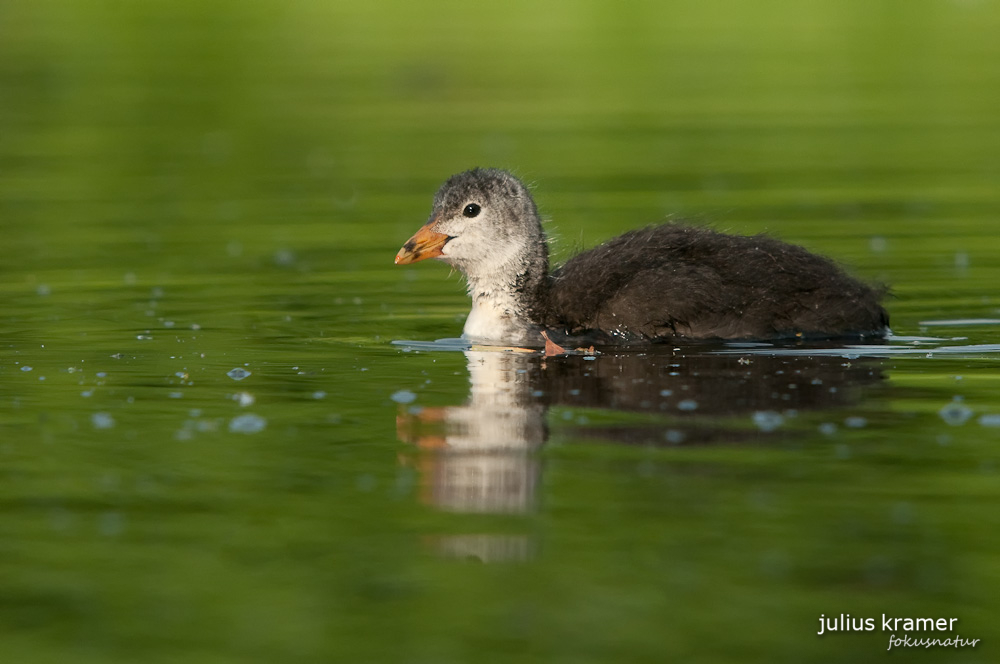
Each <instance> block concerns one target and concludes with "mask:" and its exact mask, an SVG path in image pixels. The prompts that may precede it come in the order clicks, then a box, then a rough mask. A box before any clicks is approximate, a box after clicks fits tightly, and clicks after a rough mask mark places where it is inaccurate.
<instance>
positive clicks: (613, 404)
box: [0, 0, 1000, 663]
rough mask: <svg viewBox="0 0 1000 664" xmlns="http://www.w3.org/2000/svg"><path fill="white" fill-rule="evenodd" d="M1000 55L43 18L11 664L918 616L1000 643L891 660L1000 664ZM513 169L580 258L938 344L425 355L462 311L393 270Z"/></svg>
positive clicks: (455, 17)
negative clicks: (776, 288) (636, 254)
mask: <svg viewBox="0 0 1000 664" xmlns="http://www.w3.org/2000/svg"><path fill="white" fill-rule="evenodd" d="M998 34H1000V6H998V4H997V3H996V2H990V1H985V0H984V1H976V0H965V1H954V2H943V1H942V2H918V1H914V2H891V1H886V2H872V1H869V0H857V1H853V0H850V1H845V0H840V1H836V2H834V1H832V0H831V1H829V2H805V3H792V2H761V3H752V5H751V4H750V3H740V2H735V1H732V2H705V3H697V2H634V3H621V4H620V6H619V5H612V4H611V3H597V2H579V3H569V2H560V3H529V2H508V3H492V4H483V5H481V6H480V5H471V4H469V3H458V2H453V3H419V4H418V3H403V2H380V3H369V4H362V3H347V2H320V1H319V0H316V1H314V2H308V1H304V0H303V1H298V2H263V1H259V2H235V1H233V2H225V1H218V2H193V1H190V2H189V1H184V2H166V1H162V2H160V1H150V2H142V3H138V2H110V1H106V2H104V1H96V2H74V1H65V2H57V1H55V0H31V1H28V0H23V1H14V2H5V3H2V4H0V224H2V226H0V228H2V231H3V239H2V241H0V271H2V278H0V295H2V308H0V657H2V660H3V661H4V662H60V663H62V662H138V661H142V662H176V661H184V662H315V661H356V662H366V661H400V662H403V661H405V662H466V661H517V662H586V661H593V662H598V661H600V662H636V661H649V662H664V661H675V660H679V661H688V662H716V661H759V662H803V661H817V662H844V661H874V660H879V661H881V658H882V657H884V656H886V654H885V653H884V651H885V649H886V648H887V646H888V636H889V634H888V633H883V632H882V631H881V625H877V626H876V629H875V630H874V631H871V632H861V633H846V634H845V633H833V634H828V635H826V636H822V637H820V636H817V635H816V632H817V631H818V625H819V618H820V615H821V614H825V615H827V616H839V615H840V614H841V613H844V614H851V616H853V617H874V618H876V622H879V620H880V618H881V615H882V614H883V613H885V614H887V615H889V616H895V617H933V618H958V623H957V626H956V632H957V633H958V634H959V635H961V636H962V637H968V638H978V639H981V641H980V643H979V644H978V645H977V646H976V647H975V648H971V647H967V648H962V649H958V650H955V649H953V648H952V649H936V648H932V649H929V650H925V649H914V648H910V649H905V650H904V651H903V652H901V653H900V652H898V651H896V650H895V649H894V653H889V654H888V656H894V654H895V656H896V657H897V659H899V658H902V660H901V661H960V662H965V661H969V662H990V661H996V660H997V658H998V657H1000V655H998V652H1000V651H998V650H997V648H998V646H997V643H996V638H997V636H998V630H997V629H996V624H997V621H998V620H1000V606H998V601H997V597H998V594H1000V534H998V533H1000V530H998V527H1000V516H998V515H1000V510H998V507H1000V485H998V471H1000V468H998V465H997V463H998V461H1000V426H996V423H997V420H996V418H997V416H1000V371H998V369H1000V352H998V347H997V344H998V343H1000V324H998V323H996V322H993V323H989V322H986V323H982V322H981V323H961V322H960V321H961V320H963V319H986V320H993V321H996V319H998V318H1000V291H998V284H1000V40H998V39H997V35H998ZM474 165H490V166H500V167H506V168H511V169H513V170H514V171H515V172H517V173H518V174H519V175H521V176H522V177H524V178H525V179H526V180H528V181H530V182H532V183H533V184H534V190H535V194H536V198H537V201H538V204H539V207H540V209H541V211H542V213H543V215H545V217H546V218H547V219H550V220H551V221H549V222H548V224H547V229H548V231H549V233H550V235H552V236H553V238H554V241H555V245H554V253H555V255H556V256H557V257H565V256H567V255H569V254H570V253H572V252H573V251H574V250H576V249H578V248H580V247H588V246H592V245H594V244H596V243H598V242H599V241H601V240H603V239H605V238H607V237H610V236H612V235H614V234H617V233H620V232H622V231H624V230H627V229H630V228H634V227H636V226H640V225H643V224H647V223H653V222H656V221H659V220H662V219H664V218H668V217H674V218H688V219H694V220H696V221H699V222H702V223H707V224H711V225H713V226H715V227H717V228H720V229H725V230H729V231H732V232H738V233H756V232H761V231H768V232H771V233H773V234H775V235H777V236H779V237H782V238H784V239H787V240H789V241H793V242H796V243H800V244H803V245H805V246H807V247H809V248H811V249H813V250H816V251H819V252H822V253H825V254H828V255H831V256H833V257H835V258H837V259H838V260H841V261H843V262H844V263H846V264H848V265H849V266H851V269H852V270H853V271H854V272H855V273H857V274H858V275H860V276H862V277H863V278H865V279H867V280H870V281H881V282H885V283H889V284H891V285H892V289H893V293H894V295H893V297H892V298H891V299H890V300H889V301H888V304H887V306H888V308H889V310H890V313H891V316H892V327H893V330H894V332H895V333H896V334H897V335H900V336H901V337H902V339H900V340H897V341H894V342H892V343H891V344H890V349H889V350H890V351H893V352H889V351H870V349H869V350H867V351H863V352H860V353H859V352H850V351H844V352H843V353H840V352H839V351H838V352H836V353H833V354H831V355H823V354H822V353H819V354H809V353H804V354H803V353H800V352H799V353H797V354H796V353H793V354H790V355H781V354H774V353H770V352H769V351H768V350H767V349H764V350H763V351H751V350H746V349H744V350H740V349H732V348H730V349H728V351H727V349H724V348H723V349H719V348H716V349H709V348H699V349H689V350H685V349H681V350H679V351H676V352H674V351H671V349H667V352H666V353H658V354H657V353H654V354H650V355H647V356H644V357H635V356H627V355H626V356H622V355H620V354H615V353H605V354H604V355H600V356H597V357H596V359H593V360H587V359H584V358H583V357H582V356H571V357H567V358H556V359H550V360H547V361H545V362H544V365H545V366H544V367H543V361H542V358H539V357H537V356H510V355H499V354H497V353H478V354H477V353H475V352H470V353H469V354H468V355H466V354H463V353H462V352H459V351H456V350H427V349H426V347H423V346H420V345H419V344H417V345H411V346H405V345H394V344H392V343H391V342H392V341H393V340H416V341H430V340H434V339H439V338H443V337H454V336H457V335H458V334H459V333H460V330H461V325H462V321H463V319H464V315H465V313H466V311H467V300H466V297H465V295H464V292H463V286H462V283H461V281H460V280H459V279H458V278H457V277H456V276H451V277H449V275H448V270H447V269H446V268H445V267H444V266H442V265H439V264H428V263H421V264H419V265H415V266H411V267H405V268H403V267H395V266H394V265H393V264H392V259H393V256H394V255H395V252H396V250H397V249H398V248H399V245H400V244H401V243H402V242H403V241H405V240H406V238H408V237H409V236H410V235H411V234H412V232H413V231H414V230H416V228H417V227H418V226H419V225H420V224H421V223H422V222H423V221H424V220H425V219H426V215H427V213H428V212H429V209H430V199H431V196H432V195H433V192H434V191H435V189H436V187H437V186H438V185H439V184H440V182H441V181H443V179H444V178H446V177H447V176H448V175H450V174H451V173H453V172H457V171H460V170H463V169H465V168H468V167H471V166H474ZM956 321H959V322H956ZM925 323H931V325H926V324H925ZM933 323H945V324H943V325H934V324H933ZM913 337H930V338H931V339H930V340H927V341H924V342H923V344H925V345H924V346H920V345H917V346H915V345H914V341H915V340H914V339H913ZM948 346H950V347H956V346H964V347H968V346H974V347H973V348H968V349H966V350H964V351H962V352H958V353H954V354H949V353H948V352H947V351H944V352H935V350H936V349H939V348H940V347H948ZM924 348H927V349H928V351H929V352H928V353H924V352H923V349H924ZM901 349H910V350H911V351H913V352H912V353H910V354H901V353H896V351H901ZM960 350H961V349H960ZM717 351H727V352H729V353H730V354H725V353H720V352H717ZM918 351H919V352H918ZM29 367H30V370H29V369H28V368H29ZM234 368H242V369H244V370H246V371H249V372H250V375H249V376H247V377H245V378H243V379H242V380H239V381H237V380H234V379H233V378H231V377H230V376H229V375H227V372H230V371H231V370H233V369H234ZM626 379H627V380H626ZM817 380H818V381H819V382H818V383H814V381H817ZM792 384H794V385H795V387H794V388H791V387H790V385H792ZM823 388H826V389H825V390H824V389H823ZM830 388H837V389H836V390H834V391H831V390H830ZM666 392H669V394H666ZM955 397H960V399H959V400H955ZM684 402H688V403H684ZM692 403H693V404H694V406H693V407H692ZM682 404H683V405H682ZM241 416H242V419H236V418H240V417H241ZM245 416H252V417H249V418H248V417H245ZM497 447H501V448H503V449H496V448H497ZM477 561H481V562H483V563H485V564H478V562H477ZM923 635H924V634H920V635H919V636H923ZM932 636H935V634H932Z"/></svg>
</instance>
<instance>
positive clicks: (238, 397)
mask: <svg viewBox="0 0 1000 664" xmlns="http://www.w3.org/2000/svg"><path fill="white" fill-rule="evenodd" d="M256 400H257V398H256V397H254V395H252V394H250V393H249V392H237V393H236V394H234V395H233V401H235V402H236V403H238V404H239V405H240V406H241V407H243V408H246V407H247V406H252V405H253V403H254V401H256Z"/></svg>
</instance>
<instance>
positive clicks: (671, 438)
mask: <svg viewBox="0 0 1000 664" xmlns="http://www.w3.org/2000/svg"><path fill="white" fill-rule="evenodd" d="M663 437H664V438H665V439H666V441H667V442H668V443H670V444H671V445H679V444H680V443H683V442H684V432H683V431H679V430H677V429H667V430H666V432H664V434H663Z"/></svg>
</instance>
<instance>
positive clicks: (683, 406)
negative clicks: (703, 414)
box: [677, 399, 698, 410]
mask: <svg viewBox="0 0 1000 664" xmlns="http://www.w3.org/2000/svg"><path fill="white" fill-rule="evenodd" d="M677 409H678V410H697V409H698V402H697V401H695V400H694V399H684V400H683V401H681V402H679V403H678V404H677Z"/></svg>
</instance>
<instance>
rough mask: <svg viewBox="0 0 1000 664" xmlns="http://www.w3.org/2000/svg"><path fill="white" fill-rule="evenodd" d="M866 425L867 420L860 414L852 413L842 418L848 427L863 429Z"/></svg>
mask: <svg viewBox="0 0 1000 664" xmlns="http://www.w3.org/2000/svg"><path fill="white" fill-rule="evenodd" d="M867 425H868V420H867V419H866V418H864V417H861V416H860V415H852V416H851V417H848V418H845V419H844V426H845V427H847V428H849V429H864V428H865V427H866V426H867Z"/></svg>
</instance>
